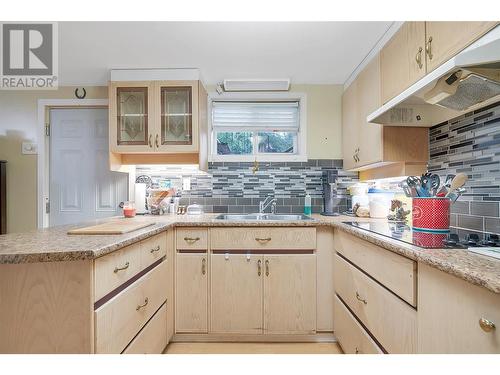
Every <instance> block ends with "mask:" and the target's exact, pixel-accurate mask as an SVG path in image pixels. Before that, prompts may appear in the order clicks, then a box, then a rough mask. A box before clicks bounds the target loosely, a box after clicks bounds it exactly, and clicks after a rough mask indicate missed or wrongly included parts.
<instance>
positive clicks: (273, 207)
mask: <svg viewBox="0 0 500 375" xmlns="http://www.w3.org/2000/svg"><path fill="white" fill-rule="evenodd" d="M276 203H278V200H277V199H276V198H274V197H272V196H268V197H267V198H266V199H264V200H263V201H260V202H259V213H260V214H263V213H264V210H265V209H266V208H267V207H269V206H271V213H272V214H274V213H275V212H276Z"/></svg>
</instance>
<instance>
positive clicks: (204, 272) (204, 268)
mask: <svg viewBox="0 0 500 375" xmlns="http://www.w3.org/2000/svg"><path fill="white" fill-rule="evenodd" d="M206 264H207V261H206V259H205V258H203V259H202V260H201V274H202V275H204V274H206V273H207V266H206Z"/></svg>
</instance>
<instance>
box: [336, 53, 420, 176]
mask: <svg viewBox="0 0 500 375" xmlns="http://www.w3.org/2000/svg"><path fill="white" fill-rule="evenodd" d="M380 85H381V80H380V57H379V55H377V56H375V57H374V58H373V59H372V60H371V61H370V62H369V63H368V64H367V66H366V67H365V68H364V69H363V71H362V72H361V73H360V74H359V75H358V77H356V79H355V80H354V81H353V82H352V83H351V85H350V86H349V87H348V88H347V89H346V91H345V92H344V95H343V96H342V134H343V136H342V140H343V154H344V168H345V169H348V170H366V169H372V168H376V167H381V166H382V167H384V168H386V170H387V165H389V164H396V163H403V164H405V163H412V164H418V165H419V166H420V168H419V169H418V171H414V172H420V171H421V170H422V171H423V170H425V168H426V162H427V160H428V157H429V156H428V145H427V144H428V129H427V128H417V127H396V126H391V127H384V126H382V125H379V124H371V123H368V122H367V121H366V117H367V115H368V114H370V113H371V112H372V111H374V110H375V109H376V108H378V107H379V106H380V102H381V101H380ZM398 171H399V170H398ZM387 173H388V171H387ZM396 175H398V174H396ZM380 177H391V176H390V175H386V176H384V175H383V173H382V176H377V178H380Z"/></svg>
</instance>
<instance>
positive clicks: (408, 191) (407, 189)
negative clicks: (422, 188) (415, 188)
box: [401, 181, 413, 198]
mask: <svg viewBox="0 0 500 375" xmlns="http://www.w3.org/2000/svg"><path fill="white" fill-rule="evenodd" d="M401 188H402V189H403V191H404V193H405V195H406V196H407V197H409V198H412V197H413V192H412V190H411V188H410V187H409V186H408V182H406V181H403V182H402V183H401Z"/></svg>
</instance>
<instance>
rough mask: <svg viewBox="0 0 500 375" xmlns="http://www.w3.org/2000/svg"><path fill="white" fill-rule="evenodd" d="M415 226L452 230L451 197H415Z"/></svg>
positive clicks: (425, 228) (421, 228) (444, 230)
mask: <svg viewBox="0 0 500 375" xmlns="http://www.w3.org/2000/svg"><path fill="white" fill-rule="evenodd" d="M412 219H413V224H412V226H413V228H414V229H417V230H424V231H432V232H448V231H449V230H450V199H449V198H437V197H432V198H413V209H412Z"/></svg>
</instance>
